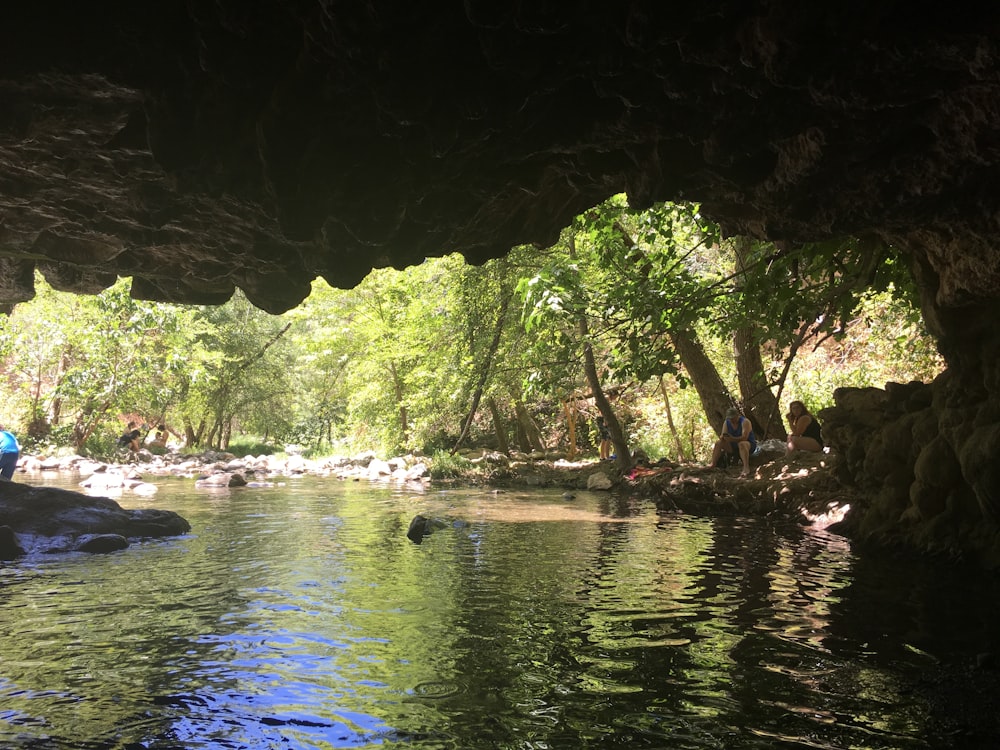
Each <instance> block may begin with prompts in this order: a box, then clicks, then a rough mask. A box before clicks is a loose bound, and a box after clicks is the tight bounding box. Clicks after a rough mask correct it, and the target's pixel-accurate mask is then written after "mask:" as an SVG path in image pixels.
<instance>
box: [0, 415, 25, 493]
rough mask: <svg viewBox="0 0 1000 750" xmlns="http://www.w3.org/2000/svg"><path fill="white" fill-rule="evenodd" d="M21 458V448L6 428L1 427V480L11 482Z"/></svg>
mask: <svg viewBox="0 0 1000 750" xmlns="http://www.w3.org/2000/svg"><path fill="white" fill-rule="evenodd" d="M20 457H21V446H20V445H19V444H18V442H17V438H16V437H14V433H13V432H10V431H9V430H8V429H7V428H6V427H4V426H3V425H0V479H6V480H7V481H10V480H11V479H12V478H13V477H14V469H16V468H17V460H18V459H19V458H20Z"/></svg>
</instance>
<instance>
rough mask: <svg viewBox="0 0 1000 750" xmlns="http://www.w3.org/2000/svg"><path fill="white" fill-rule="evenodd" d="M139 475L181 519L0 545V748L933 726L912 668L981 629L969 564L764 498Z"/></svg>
mask: <svg viewBox="0 0 1000 750" xmlns="http://www.w3.org/2000/svg"><path fill="white" fill-rule="evenodd" d="M17 478H18V481H26V482H28V483H32V484H43V483H47V484H56V485H59V486H69V487H73V486H75V485H74V484H73V483H71V482H70V481H69V480H67V479H53V478H48V479H43V478H42V477H40V476H35V477H32V476H30V475H29V476H27V477H26V476H25V475H19V476H18V477H17ZM157 483H158V485H159V487H160V491H159V493H158V494H157V495H156V496H155V497H153V498H149V499H146V498H135V497H132V496H129V495H125V496H124V497H123V498H121V499H120V500H119V501H120V502H121V503H122V505H124V506H126V507H156V508H168V509H172V510H176V511H178V512H179V513H180V514H181V515H183V516H185V517H186V518H187V519H188V520H189V521H190V522H191V525H192V527H193V528H192V532H191V533H190V534H189V535H187V536H184V537H181V538H174V539H168V540H159V541H152V542H147V543H142V544H135V545H133V546H132V547H131V548H130V549H128V550H125V551H122V552H118V553H114V554H110V555H83V554H80V555H76V554H74V555H61V556H53V557H50V558H45V559H33V560H31V561H29V562H19V563H13V564H10V563H0V596H2V608H0V626H2V634H3V635H2V639H0V747H2V748H32V749H33V750H42V749H48V748H88V749H95V750H96V749H101V750H104V749H107V750H111V749H114V750H117V749H119V748H122V749H136V750H138V749H139V748H145V749H157V750H165V749H166V748H172V749H173V748H185V749H187V748H246V749H248V750H257V749H263V748H268V749H271V748H363V747H380V748H394V747H406V748H449V749H455V750H467V749H476V748H539V749H540V748H555V749H559V748H605V747H620V748H692V749H695V748H697V749H701V748H726V749H727V750H728V749H731V748H736V749H739V748H844V749H847V748H872V749H879V748H914V749H916V748H929V747H937V746H938V745H937V744H935V743H936V742H937V741H936V740H934V739H933V738H931V737H930V735H929V734H928V732H927V723H928V720H927V718H926V716H927V707H926V706H925V705H924V702H923V699H922V698H921V697H920V696H919V694H918V693H916V692H914V691H913V690H911V689H910V688H909V685H910V684H911V683H912V681H913V680H914V679H915V678H916V677H917V676H919V675H920V674H921V671H922V670H924V669H927V668H928V667H929V666H931V665H932V664H934V663H935V662H936V661H937V660H944V661H949V662H962V661H968V660H970V659H973V658H974V657H975V655H976V653H977V652H978V651H980V650H983V649H984V648H986V647H987V646H988V645H990V642H989V639H990V638H991V637H994V638H995V633H996V629H997V628H996V624H995V619H994V614H993V611H992V605H993V602H994V601H996V594H997V588H996V583H995V581H993V580H992V579H988V578H986V579H982V580H981V579H979V578H977V577H976V576H956V575H955V571H954V570H952V571H949V572H948V576H947V577H942V576H941V575H939V574H938V572H937V571H936V569H935V568H934V567H932V566H930V565H928V566H926V567H922V566H918V565H915V564H914V563H913V562H912V561H910V562H902V561H899V562H895V561H892V560H879V561H878V562H864V561H863V560H862V559H860V558H858V557H856V556H855V555H853V554H852V552H851V550H850V547H849V546H848V545H847V544H846V543H845V542H844V541H843V540H841V539H839V538H837V537H834V536H831V535H827V534H825V533H823V532H817V531H809V530H797V529H775V528H773V527H772V526H770V525H769V524H768V523H767V522H765V521H762V520H754V519H725V520H717V519H716V520H712V519H704V518H694V517H688V516H677V515H664V514H660V513H657V511H656V509H655V508H654V507H653V506H652V505H651V504H649V503H647V502H645V501H639V500H631V499H627V498H619V499H615V498H612V497H609V496H608V495H607V494H597V493H594V494H592V493H587V492H580V493H578V496H577V497H576V498H575V499H572V500H567V499H564V498H563V497H562V492H561V491H556V490H552V491H544V490H541V491H531V492H528V491H525V492H520V491H508V492H504V493H500V494H494V493H491V492H489V491H474V490H468V489H461V490H459V489H433V488H432V489H429V490H427V491H425V492H422V493H421V492H417V491H413V490H412V489H410V490H408V489H404V488H398V487H397V488H389V487H380V486H374V485H368V484H366V483H357V482H341V481H338V480H335V479H319V478H303V479H289V480H287V483H286V484H285V485H284V486H279V487H273V488H261V489H251V488H241V489H238V490H221V491H218V490H216V491H206V490H196V489H195V488H194V486H193V480H180V479H161V480H157ZM417 513H422V514H424V515H427V516H433V517H436V518H439V519H441V520H442V521H444V522H445V525H444V528H441V529H439V530H438V531H436V532H435V533H434V534H433V535H431V536H430V537H427V538H426V539H425V541H424V542H423V543H422V544H420V545H416V544H413V543H412V542H410V541H409V540H408V539H407V538H406V531H407V527H408V525H409V523H410V520H411V519H412V518H413V516H414V515H415V514H417ZM984 587H985V588H984ZM990 587H992V588H990ZM992 645H995V643H994V644H992Z"/></svg>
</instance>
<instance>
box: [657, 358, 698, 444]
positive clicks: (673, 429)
mask: <svg viewBox="0 0 1000 750" xmlns="http://www.w3.org/2000/svg"><path fill="white" fill-rule="evenodd" d="M660 394H661V395H662V396H663V408H664V409H666V412H667V426H668V427H669V428H670V434H671V436H672V437H673V438H674V447H675V448H676V450H677V460H678V461H686V460H687V455H686V454H685V452H684V443H683V442H681V436H680V433H679V432H677V426H676V425H675V424H674V410H673V409H672V408H671V407H670V396H669V395H667V385H666V383H664V382H663V376H662V375H661V376H660ZM692 445H693V443H692Z"/></svg>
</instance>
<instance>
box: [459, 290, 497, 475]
mask: <svg viewBox="0 0 1000 750" xmlns="http://www.w3.org/2000/svg"><path fill="white" fill-rule="evenodd" d="M510 297H511V296H510V295H508V296H506V297H504V299H503V303H502V304H501V305H500V309H499V310H498V311H497V320H496V325H495V326H494V327H493V339H492V340H491V341H490V348H489V349H488V350H487V352H486V357H485V358H484V359H483V366H482V369H481V370H480V371H479V379H478V382H477V383H476V389H475V392H474V393H473V394H472V405H471V406H470V407H469V413H468V415H467V416H466V417H465V420H464V421H463V423H462V434H461V435H459V436H458V440H456V441H455V447H454V448H452V449H451V455H453V456H454V455H455V454H456V453H458V449H459V448H460V447H461V446H462V441H463V440H465V436H466V435H468V434H469V428H470V427H471V426H472V420H473V419H475V418H476V412H477V411H478V410H479V401H480V399H482V397H483V391H484V390H485V389H486V383H487V382H488V381H489V379H490V370H491V369H492V368H493V360H494V359H495V358H496V356H497V351H498V350H499V349H500V339H501V338H502V336H503V327H504V323H505V322H506V320H507V306H508V305H509V304H510Z"/></svg>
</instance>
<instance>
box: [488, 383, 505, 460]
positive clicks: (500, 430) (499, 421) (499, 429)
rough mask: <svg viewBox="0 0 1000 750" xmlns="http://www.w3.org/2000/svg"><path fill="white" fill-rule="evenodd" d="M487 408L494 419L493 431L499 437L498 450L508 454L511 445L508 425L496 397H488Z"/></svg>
mask: <svg viewBox="0 0 1000 750" xmlns="http://www.w3.org/2000/svg"><path fill="white" fill-rule="evenodd" d="M486 408H487V409H489V410H490V417H492V419H493V433H494V434H495V435H496V437H497V450H499V451H500V452H501V453H503V454H505V455H507V454H509V453H510V445H508V443H507V427H506V426H505V425H504V421H503V416H502V415H501V414H500V407H499V406H497V402H496V399H495V398H493V397H492V396H490V397H489V398H487V399H486Z"/></svg>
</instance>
